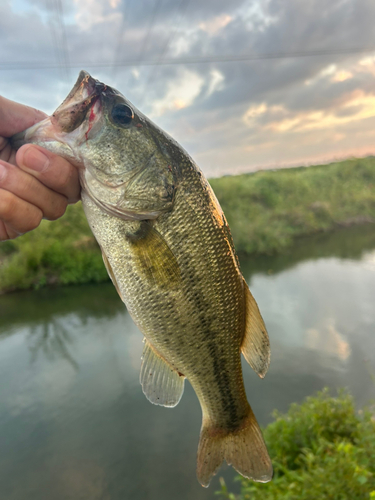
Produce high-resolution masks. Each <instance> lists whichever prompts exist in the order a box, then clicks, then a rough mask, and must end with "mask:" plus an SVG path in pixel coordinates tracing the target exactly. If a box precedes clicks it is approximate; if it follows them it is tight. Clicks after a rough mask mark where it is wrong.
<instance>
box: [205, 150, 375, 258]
mask: <svg viewBox="0 0 375 500" xmlns="http://www.w3.org/2000/svg"><path fill="white" fill-rule="evenodd" d="M211 184H212V187H213V189H214V191H215V193H216V196H217V197H218V199H219V201H220V204H221V206H222V208H223V210H224V213H225V214H226V217H227V219H228V223H229V226H230V228H231V231H232V235H233V239H234V242H235V244H236V248H237V251H238V252H244V253H247V254H271V253H277V252H280V251H282V250H284V249H285V248H287V247H288V246H290V245H291V244H292V243H293V240H294V238H295V237H297V236H303V235H308V234H313V233H316V232H318V231H329V230H332V229H334V228H336V227H338V226H340V225H341V226H347V225H351V224H355V223H361V222H362V223H363V222H367V221H368V222H369V221H373V220H375V158H365V159H354V160H346V161H343V162H338V163H331V164H329V165H318V166H314V167H309V168H304V167H300V168H295V169H284V170H276V171H272V172H258V173H256V174H253V175H238V176H235V177H222V178H220V179H212V181H211Z"/></svg>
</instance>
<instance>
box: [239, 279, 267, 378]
mask: <svg viewBox="0 0 375 500" xmlns="http://www.w3.org/2000/svg"><path fill="white" fill-rule="evenodd" d="M243 284H244V293H245V303H246V324H245V334H244V338H243V341H242V346H241V351H242V354H243V355H244V357H245V359H246V361H247V362H248V363H249V365H250V366H251V368H252V369H253V370H254V371H255V372H256V373H257V374H258V375H259V377H261V378H263V377H264V376H265V374H266V373H267V370H268V366H269V364H270V356H271V351H270V341H269V338H268V333H267V330H266V325H265V324H264V321H263V318H262V316H261V314H260V312H259V308H258V305H257V303H256V302H255V299H254V297H253V296H252V295H251V292H250V290H249V287H248V286H247V283H246V281H245V280H243Z"/></svg>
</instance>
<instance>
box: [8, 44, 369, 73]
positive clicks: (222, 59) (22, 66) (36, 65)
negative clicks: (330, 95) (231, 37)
mask: <svg viewBox="0 0 375 500" xmlns="http://www.w3.org/2000/svg"><path fill="white" fill-rule="evenodd" d="M374 51H375V47H357V48H352V49H332V50H314V51H310V52H275V53H269V54H243V55H240V56H208V57H180V58H178V57H177V58H173V59H163V60H161V61H158V60H157V59H150V60H149V61H147V60H143V61H138V60H137V59H128V60H124V61H120V62H118V63H116V67H126V66H133V67H134V66H158V65H160V66H171V65H180V64H210V63H215V62H217V63H232V62H247V61H262V60H272V59H293V58H303V57H320V56H323V57H325V56H331V55H350V54H359V53H366V52H374ZM112 65H113V63H110V62H99V63H87V62H75V63H70V64H69V66H70V67H71V68H82V67H83V66H88V67H90V68H108V67H111V66H112ZM57 67H58V65H56V64H55V63H43V62H28V61H25V62H11V61H8V62H0V71H1V70H3V71H6V70H26V69H55V68H57Z"/></svg>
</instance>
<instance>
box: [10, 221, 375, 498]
mask: <svg viewBox="0 0 375 500" xmlns="http://www.w3.org/2000/svg"><path fill="white" fill-rule="evenodd" d="M241 265H242V270H243V274H244V276H245V278H246V279H247V281H248V283H249V284H250V288H251V290H252V292H253V294H254V296H255V298H256V299H257V301H258V304H259V307H260V309H261V311H262V314H263V316H264V319H265V321H266V324H267V327H268V331H269V334H270V339H271V348H272V359H271V367H270V370H269V372H268V374H267V376H266V378H265V379H264V380H260V379H259V378H258V377H257V376H256V375H255V374H254V373H253V372H252V370H251V368H250V367H249V366H247V365H246V364H244V367H243V368H244V377H245V384H246V390H247V394H248V399H249V401H250V403H251V405H252V407H253V410H254V412H255V414H256V416H257V418H258V420H259V422H260V424H261V425H266V424H267V423H269V422H270V421H271V420H272V416H271V412H272V410H273V409H275V408H278V409H279V410H282V411H284V410H287V408H288V406H289V404H290V403H291V402H294V401H297V402H299V401H301V400H302V399H303V398H304V397H305V396H307V395H310V394H312V393H314V392H315V391H317V390H319V389H322V388H323V387H325V386H328V387H330V388H332V389H333V390H335V389H336V388H340V387H347V388H348V389H349V390H350V391H351V392H352V393H353V394H354V396H355V399H356V402H357V404H358V405H362V404H365V403H366V402H367V401H368V400H369V399H371V398H374V397H375V381H374V374H375V332H374V329H375V308H374V298H375V228H374V227H373V226H363V227H354V228H349V229H345V230H340V231H338V232H337V233H334V234H331V235H319V236H316V237H314V238H308V239H305V240H301V241H299V242H298V244H296V245H295V246H294V248H293V249H292V250H290V251H289V252H288V253H287V254H285V255H283V256H279V257H268V258H259V259H253V260H249V259H242V261H241ZM142 347H143V344H142V335H141V334H140V333H139V331H138V330H137V328H136V327H135V326H134V324H133V322H132V320H131V318H130V316H129V315H128V313H127V311H126V309H125V307H124V306H123V304H122V303H121V301H120V300H119V299H118V297H117V295H116V292H115V290H114V288H113V287H112V285H111V284H109V283H106V284H103V285H95V286H81V287H66V288H60V289H52V290H40V291H33V292H23V293H17V294H12V295H4V296H2V297H0V380H1V385H0V450H1V454H0V492H1V493H0V497H1V498H4V499H6V500H25V499H26V498H27V499H28V500H78V499H80V500H124V499H131V500H151V499H155V500H161V499H162V500H172V499H173V500H175V499H176V498H178V499H179V500H191V499H194V500H204V499H209V498H211V499H213V498H215V496H214V491H215V490H217V489H218V484H219V483H218V476H220V475H221V476H223V477H225V479H226V481H227V482H228V483H229V484H231V481H232V478H233V477H234V473H233V471H232V469H230V468H228V467H227V466H223V468H222V469H221V471H220V473H219V475H218V476H217V477H216V478H215V479H214V480H213V481H212V483H211V486H210V488H209V489H204V488H202V487H201V486H200V485H199V484H198V482H197V480H196V477H195V461H196V451H197V445H198V437H199V430H200V425H201V412H200V407H199V403H198V400H197V398H196V396H195V394H194V392H193V390H192V389H191V387H190V386H189V384H186V389H185V393H184V396H183V398H182V400H181V402H180V404H179V405H178V406H177V407H176V408H174V409H167V408H162V407H157V406H154V405H152V404H151V403H149V402H148V401H147V400H146V398H145V396H144V395H143V393H142V389H141V386H140V384H139V381H138V378H139V371H140V363H141V360H140V358H141V353H142ZM231 488H232V486H231ZM234 488H235V487H234ZM232 489H233V488H232Z"/></svg>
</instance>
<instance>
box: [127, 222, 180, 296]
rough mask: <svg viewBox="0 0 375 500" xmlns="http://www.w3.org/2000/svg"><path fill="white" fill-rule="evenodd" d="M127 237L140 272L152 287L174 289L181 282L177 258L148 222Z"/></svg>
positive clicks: (142, 223)
mask: <svg viewBox="0 0 375 500" xmlns="http://www.w3.org/2000/svg"><path fill="white" fill-rule="evenodd" d="M127 236H128V240H129V241H130V243H131V245H132V248H133V258H134V259H135V261H136V265H137V268H138V271H139V273H140V275H141V276H142V277H143V278H144V279H145V280H147V281H148V282H149V284H150V285H157V286H162V287H167V288H174V287H175V286H176V285H177V284H178V283H179V282H180V279H181V272H180V267H179V265H178V262H177V260H176V257H175V256H174V254H173V252H172V251H171V249H170V248H169V246H168V245H167V243H166V241H165V240H164V238H163V237H162V236H161V235H160V234H159V233H158V232H157V231H156V230H155V229H154V228H153V227H152V226H151V225H150V224H149V223H148V222H141V224H140V226H139V229H138V230H137V231H136V232H135V233H133V234H128V235H127Z"/></svg>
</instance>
